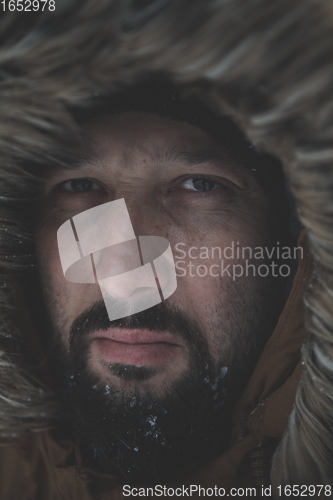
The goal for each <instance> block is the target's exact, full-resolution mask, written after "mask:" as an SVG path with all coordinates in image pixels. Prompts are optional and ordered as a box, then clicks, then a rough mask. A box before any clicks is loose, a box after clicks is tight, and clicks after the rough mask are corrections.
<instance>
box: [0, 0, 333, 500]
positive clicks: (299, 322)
mask: <svg viewBox="0 0 333 500" xmlns="http://www.w3.org/2000/svg"><path fill="white" fill-rule="evenodd" d="M120 3H121V2H120ZM157 3H158V2H157ZM86 4H87V5H88V4H89V2H86ZM111 4H112V5H111ZM155 4H156V2H149V5H150V7H149V8H148V7H140V8H134V7H133V9H134V11H136V9H138V12H139V11H140V9H141V10H142V12H144V15H145V16H147V17H145V19H146V21H145V22H147V26H146V28H145V30H143V32H144V33H145V40H148V39H149V33H150V32H149V30H150V29H152V28H151V27H152V26H153V25H154V23H157V24H158V23H159V21H161V20H162V19H163V20H164V21H165V26H168V22H167V20H168V19H169V17H168V16H170V19H180V18H181V16H180V11H181V8H182V7H181V6H180V7H179V6H178V9H180V11H177V14H176V11H175V10H174V7H172V8H171V7H170V12H169V11H168V9H166V12H164V11H163V8H162V10H161V13H159V10H158V8H157V6H156V5H155ZM115 5H116V3H112V2H110V5H109V6H108V8H109V9H111V10H112V6H113V7H114V6H115ZM154 5H155V7H154ZM178 5H180V4H178ZM153 7H154V8H156V9H157V11H156V13H155V14H154V9H153ZM206 8H207V6H206V7H203V6H202V7H201V8H200V9H201V10H200V9H199V7H198V12H196V14H195V16H196V18H197V19H199V17H200V16H199V13H201V15H204V14H205V15H208V10H206ZM286 8H287V7H286ZM66 9H67V7H64V12H65V11H66V12H67V10H66ZM147 9H148V10H147ZM149 9H150V10H149ZM151 9H153V10H151ZM111 10H110V11H108V13H109V15H111ZM134 11H133V12H134ZM80 12H81V13H82V16H83V18H82V19H85V17H84V16H85V15H86V14H85V13H84V12H85V10H84V8H83V7H82V10H80ZM103 12H104V11H103ZM133 12H132V11H131V16H132V17H131V16H130V17H129V19H130V18H131V19H132V20H135V19H136V17H135V15H134V14H133ZM168 12H169V14H168ZM193 12H194V11H193ZM104 14H105V13H104ZM118 14H119V13H118ZM118 14H117V15H118ZM119 15H120V18H121V14H119ZM193 15H194V14H193ZM281 15H282V14H281ZM50 16H51V14H49V15H47V16H46V17H45V20H43V21H41V19H42V18H41V17H38V18H36V23H37V24H36V26H33V27H32V32H34V30H35V29H37V26H38V23H40V22H42V23H46V24H45V26H48V29H49V30H50V31H49V33H48V36H49V38H47V36H45V40H49V43H50V44H51V46H52V43H54V44H55V46H56V47H58V48H57V50H58V53H57V57H60V54H62V55H63V58H64V59H63V66H62V68H63V69H62V71H63V72H61V69H60V68H58V69H56V68H57V63H53V62H52V61H51V62H50V68H49V69H45V72H44V73H43V72H42V73H43V74H42V76H39V70H38V68H39V66H38V65H37V67H36V68H31V69H30V70H29V71H30V73H29V74H31V75H32V76H31V78H34V81H35V82H36V88H37V89H38V84H39V85H40V89H41V90H40V93H39V94H38V95H37V93H34V92H33V91H32V90H31V89H30V87H29V88H26V80H25V79H23V77H22V79H20V78H19V77H17V78H19V81H18V85H17V87H16V88H17V89H19V91H20V92H19V93H18V94H17V95H16V94H15V90H13V93H14V96H16V97H15V98H16V99H17V103H16V101H15V99H14V101H13V104H12V106H13V108H12V109H15V110H16V109H17V110H18V109H20V112H18V111H17V114H15V115H13V116H14V118H13V120H12V122H11V121H10V120H9V122H8V123H9V125H11V126H12V129H13V130H14V132H12V133H11V134H10V133H9V132H6V134H3V143H4V146H3V155H4V158H5V161H6V163H5V164H4V165H6V167H4V174H3V186H4V195H5V197H4V208H3V210H4V212H3V213H4V216H3V221H4V227H3V232H4V236H5V238H4V243H3V247H2V248H3V255H4V265H3V269H4V271H3V276H4V285H3V286H4V293H5V294H6V295H5V297H6V306H7V308H4V325H5V327H4V328H6V333H5V334H4V338H3V352H4V354H3V355H2V357H3V364H2V366H3V379H2V388H3V391H2V399H3V401H4V404H5V405H7V406H6V407H5V409H4V411H3V413H2V414H3V415H4V419H3V424H2V429H3V430H2V436H3V438H4V439H5V440H7V441H6V443H5V444H10V446H5V447H3V448H1V454H2V455H1V461H2V462H1V477H2V478H3V480H2V481H1V488H2V490H0V491H1V495H2V497H1V498H27V499H28V498H43V499H45V498H46V499H47V498H50V499H51V498H59V499H60V498H72V499H73V498H74V499H75V498H80V499H81V498H82V499H91V498H102V499H109V498H119V497H120V496H121V495H122V494H123V495H125V496H130V495H132V496H137V495H138V494H140V495H148V494H149V495H150V496H156V497H157V496H160V494H159V492H160V490H159V489H158V488H159V487H162V486H163V485H165V488H167V489H168V491H169V495H170V491H173V492H174V494H176V495H178V496H179V495H180V494H182V495H187V492H188V490H187V488H191V485H192V486H193V485H194V486H193V488H192V490H191V495H192V496H194V497H195V496H197V497H199V496H200V495H201V493H200V488H204V489H205V491H206V494H207V495H210V496H212V495H213V494H214V495H216V496H223V494H224V495H227V494H232V495H233V496H235V497H237V495H239V496H244V492H245V490H244V488H246V487H249V488H256V495H257V496H259V495H265V494H266V495H267V494H268V490H269V491H270V492H271V493H272V494H274V495H276V496H281V495H282V493H283V492H282V490H281V491H280V490H279V489H278V486H279V487H280V488H282V487H283V486H282V485H283V481H287V478H288V474H289V472H286V471H285V470H284V471H283V467H282V466H281V465H279V461H278V460H279V453H280V454H281V453H282V452H283V450H284V448H283V446H286V443H288V441H287V439H288V438H289V439H290V434H287V435H286V436H287V438H285V440H284V441H282V446H280V448H278V445H279V442H280V440H281V438H282V436H283V434H284V432H285V429H286V427H287V423H288V418H289V416H290V415H292V418H291V419H290V420H289V426H292V425H293V426H294V427H293V430H295V425H294V424H295V418H296V417H297V415H298V414H297V413H296V414H295V412H294V410H293V404H294V402H295V394H296V389H297V386H298V384H299V381H300V376H301V372H302V364H301V346H302V344H303V342H304V336H305V327H304V322H303V294H304V290H305V288H306V286H307V284H308V282H309V277H310V274H311V272H312V264H311V258H310V255H309V253H308V250H307V237H306V232H305V231H304V230H303V231H301V227H302V226H301V224H300V222H299V220H298V217H297V211H296V208H295V201H294V198H293V195H292V194H291V192H290V189H289V186H288V182H286V180H285V178H284V175H283V171H282V166H281V161H280V159H278V158H277V156H275V155H271V154H268V153H266V152H264V151H263V150H261V149H258V148H256V147H255V146H254V144H253V143H252V142H250V141H249V139H248V138H247V137H246V135H244V133H243V132H242V131H241V130H240V128H239V127H238V126H237V125H236V123H235V121H234V120H233V119H232V118H231V117H230V116H229V111H230V109H231V107H230V109H229V108H227V107H226V106H225V107H224V111H223V110H222V107H219V108H218V107H217V106H216V104H215V102H216V95H215V94H214V89H213V88H211V86H210V84H209V81H208V80H205V79H203V80H200V79H195V78H194V79H193V85H192V84H189V83H187V84H185V83H184V82H183V83H180V80H181V79H180V78H178V83H175V82H176V80H177V78H174V76H173V74H172V71H170V70H169V69H168V64H167V62H165V64H164V65H163V64H161V65H160V66H158V65H157V66H155V65H154V64H153V62H151V63H150V64H148V65H147V66H146V67H145V68H144V70H142V68H141V70H140V68H139V69H135V68H136V66H135V61H132V63H131V64H132V66H130V67H131V68H132V70H131V71H133V74H132V75H131V76H132V77H131V78H129V77H127V76H126V74H127V73H126V71H129V70H128V69H126V64H125V61H127V59H126V57H129V56H126V57H125V56H124V55H122V56H121V55H120V53H121V50H120V49H119V47H123V48H124V47H125V46H126V50H128V54H130V53H131V49H130V41H129V40H130V39H131V38H130V37H129V39H128V40H127V41H126V40H123V41H120V39H119V40H118V42H119V43H120V45H119V47H118V49H117V50H120V52H119V53H118V52H117V54H118V56H116V55H115V56H114V57H115V59H114V60H115V61H117V57H119V58H120V59H119V61H123V62H122V63H120V62H119V61H118V63H117V64H119V66H117V64H116V63H114V64H115V66H114V67H113V70H112V71H114V72H115V74H116V68H117V67H118V68H122V71H123V73H121V72H120V69H119V72H120V73H121V76H120V73H119V77H116V76H114V78H113V79H111V78H110V81H104V76H101V75H100V76H98V75H99V73H98V71H101V70H102V68H103V62H102V61H103V60H104V59H103V58H102V54H103V50H102V49H100V50H101V52H99V49H97V48H96V51H97V52H96V53H97V54H99V55H100V57H101V61H100V62H99V64H100V66H98V64H97V63H96V62H95V55H94V57H93V58H92V59H91V64H93V62H94V63H95V64H96V67H95V70H94V72H93V74H94V78H96V79H97V80H98V81H99V84H98V85H96V89H95V88H93V84H92V81H93V78H92V80H91V81H90V80H89V79H88V80H89V83H87V88H84V86H85V84H84V82H83V83H82V87H80V85H81V84H80V85H78V84H77V82H78V80H79V78H78V77H82V76H83V75H85V71H86V70H87V71H88V73H89V72H90V71H92V70H91V69H89V70H88V69H87V67H86V66H81V65H79V66H78V70H77V71H78V72H77V73H76V70H75V69H73V75H72V76H71V78H72V79H71V80H70V81H69V80H68V81H67V80H66V77H65V76H64V74H65V73H66V71H67V70H68V66H66V62H65V59H66V57H67V55H66V56H65V54H64V53H63V52H61V51H63V47H64V45H63V44H64V38H62V37H63V36H64V35H63V34H62V33H60V32H59V33H58V31H57V29H58V28H57V26H58V25H57V23H56V24H55V25H54V26H55V27H54V28H52V22H53V21H52V19H53V18H52V17H50ZM55 16H60V17H61V19H65V17H63V16H64V13H62V12H60V13H59V14H55ZM150 16H153V17H152V21H151V20H150V19H151V18H150ZM198 16H199V17H198ZM7 19H8V17H7ZM68 19H69V21H68V22H69V23H70V22H71V19H72V18H71V17H69V18H68ZM95 19H96V20H98V23H100V25H101V26H102V27H103V26H104V27H106V26H107V22H106V21H105V19H103V15H102V14H101V12H99V11H98V12H97V11H96V12H95ZM72 21H73V19H72ZM82 22H83V21H82ZM133 22H134V21H133ZM135 22H137V23H139V24H138V26H139V25H140V22H141V21H139V20H137V21H135ZM202 22H203V26H204V25H205V24H204V21H202ZM48 23H49V24H48ZM98 23H97V24H98ZM103 23H104V24H103ZM83 24H84V22H83ZM208 24H209V23H208ZM71 26H72V25H69V27H68V30H69V31H68V33H70V34H71V35H73V40H76V41H77V43H78V46H79V45H80V43H81V42H79V40H80V37H79V36H78V35H77V34H75V33H74V31H73V32H72V31H71V30H72V29H74V28H73V26H72V27H71ZM82 26H83V25H82ZM85 26H86V29H87V33H88V32H89V29H90V28H89V29H88V24H87V25H85ZM154 26H155V25H154ZM205 26H206V25H205ZM207 26H208V25H207ZM155 28H156V26H155ZM3 29H4V32H5V31H6V29H7V28H6V25H4V28H3ZM20 29H23V28H22V27H21V28H20ZM52 29H55V33H56V35H55V36H56V39H53V35H52V33H53V32H52ZM126 29H127V30H128V31H129V32H131V30H132V28H131V26H130V25H128V26H127V28H126V27H124V33H126ZM165 29H167V28H165ZM169 29H170V33H175V32H174V31H173V30H174V29H175V27H173V28H172V29H171V28H170V27H169ZM94 30H96V26H95V27H94ZM193 30H194V31H195V28H193ZM23 31H24V30H23ZM65 32H66V30H65ZM94 32H95V33H97V31H94ZM57 33H58V34H57ZM87 33H85V35H84V36H85V37H87V36H88V35H87ZM131 33H132V32H131ZM135 33H136V31H135V29H133V33H132V35H131V36H133V37H134V38H135V36H136V35H135ZM156 33H157V31H156V32H155V34H156ZM18 36H21V35H20V33H19V31H18ZM124 36H125V35H124ZM164 36H166V34H164ZM57 37H58V38H57ZM77 37H78V38H77ZM101 37H102V38H103V37H106V39H109V38H108V37H110V33H109V32H108V31H107V33H106V32H105V33H104V31H102V35H101ZM120 38H121V37H120ZM134 38H133V40H134ZM85 39H86V38H85ZM161 39H162V38H161ZM163 39H164V38H163ZM13 43H14V42H13ZM25 43H27V44H28V41H27V40H26V42H25ZM121 44H123V45H121ZM127 44H129V46H127ZM102 45H103V44H102ZM102 45H101V46H102ZM171 46H172V44H171ZM27 47H29V44H28V45H27ZM47 47H48V45H47ZM47 47H46V48H42V45H40V44H37V45H36V46H34V47H32V48H31V51H32V52H31V54H32V55H33V56H34V58H37V57H38V54H39V51H41V57H42V56H43V57H44V56H45V57H46V53H45V54H44V52H43V51H44V50H46V51H47ZM144 47H146V49H147V46H146V45H145V43H143V45H142V50H144ZM60 49H61V50H60ZM27 50H28V49H27ZM29 50H30V49H29ZM147 50H148V49H147ZM74 52H75V51H74ZM74 52H73V54H72V59H71V57H69V58H68V61H69V62H68V64H70V61H72V60H74V59H75V60H76V56H74ZM88 52H89V51H88ZM94 54H95V53H94ZM43 57H42V60H44V59H43ZM87 57H88V55H87ZM140 57H141V56H140V55H139V53H138V55H137V58H138V59H137V60H138V61H139V60H140V61H141V59H140ZM97 59H98V58H96V61H97ZM45 60H46V59H45ZM87 60H90V59H89V57H88V59H86V61H87ZM175 60H176V59H175ZM57 61H58V59H57ZM66 61H67V59H66ZM127 62H128V61H127ZM13 64H14V63H13ZM15 64H16V65H17V67H19V68H21V69H20V71H23V69H22V68H23V67H24V60H23V61H21V62H20V60H18V62H15ZM15 64H14V66H15ZM85 64H87V63H85ZM128 64H129V63H128ZM193 64H194V63H193ZM243 64H245V62H244V61H243ZM64 68H67V70H66V71H65V69H64ZM84 68H86V69H84ZM96 68H97V69H96ZM98 68H99V70H98ZM17 71H18V70H17ZM64 71H65V73H64ZM68 71H69V70H68ZM111 73H112V72H111ZM18 74H19V73H18ZM13 78H16V77H15V76H13ZM58 81H60V82H62V83H63V87H60V88H59V90H55V87H56V86H55V83H52V84H51V83H50V82H58ZM38 82H39V83H38ZM75 82H76V83H75ZM194 83H195V85H194ZM20 85H21V87H20ZM61 89H66V91H64V90H61ZM224 89H225V92H226V95H227V96H228V97H226V99H225V100H226V102H227V101H228V99H230V102H232V95H233V92H236V86H234V87H233V89H234V90H233V91H232V90H231V89H228V86H227V84H226V86H225V88H224ZM62 92H63V93H62ZM66 92H69V93H71V92H73V93H72V94H70V95H71V96H72V97H71V99H69V98H67V97H66V96H65V93H66ZM80 92H82V95H81V94H80ZM249 92H250V91H249ZM253 92H254V91H253ZM258 92H259V94H260V95H261V96H262V95H263V90H260V91H258ZM25 93H26V94H25ZM236 93H237V92H236ZM245 94H246V92H245V91H244V93H243V94H242V95H244V96H245ZM259 94H258V95H254V94H253V95H250V93H249V94H248V99H249V100H250V102H252V104H253V103H256V102H257V101H256V98H258V99H259V97H258V96H259ZM26 95H27V96H30V98H29V99H30V100H29V99H28V100H27V99H26ZM245 97H246V96H245ZM245 97H244V99H245ZM262 99H263V98H262ZM22 100H23V103H22ZM245 101H246V99H245V100H244V103H245ZM43 102H47V103H48V107H47V111H48V113H49V116H48V117H46V116H45V115H44V111H43V106H42V103H43ZM260 102H261V104H262V105H264V99H263V100H262V101H260ZM19 103H21V105H20V106H19V105H18V104H19ZM23 104H24V105H25V106H27V111H26V114H24V109H25V108H24V106H23ZM29 106H30V107H29ZM244 106H245V104H244ZM258 106H259V104H258ZM259 107H260V106H259ZM230 112H231V111H230ZM234 116H235V117H236V118H237V116H236V114H235V113H234ZM268 119H269V117H266V120H268ZM290 126H291V125H290ZM294 126H296V125H295V124H294ZM268 129H269V127H268ZM268 129H267V130H268ZM9 130H10V127H9ZM24 133H26V135H24ZM267 133H268V134H269V131H268V132H267ZM254 135H255V134H254ZM257 142H258V143H259V140H258V141H257ZM272 149H273V150H274V148H272ZM285 150H286V151H287V150H288V148H287V145H286V143H285ZM289 154H290V153H289ZM281 157H283V155H281ZM282 159H283V160H285V161H287V160H288V153H285V157H283V158H282ZM6 169H7V170H8V172H9V173H10V174H9V176H8V178H6V175H5V172H6V171H7V170H6ZM13 185H15V187H16V190H17V191H16V194H15V196H14V195H13ZM125 233H126V234H125ZM124 235H125V236H124ZM106 242H108V243H106ZM161 256H162V257H161ZM163 256H164V257H163ZM160 257H161V258H162V260H159V258H160ZM163 259H164V260H163ZM17 262H19V265H17ZM14 270H15V272H13V271H14ZM13 311H18V313H17V314H16V313H14V312H13ZM5 335H6V337H5ZM318 349H319V348H318ZM318 349H317V351H316V352H317V354H316V355H317V356H318V359H319V358H320V356H324V355H323V354H322V350H318ZM320 359H321V358H320ZM322 363H323V364H324V365H325V366H326V369H327V370H329V369H330V364H329V363H330V360H329V358H327V359H326V358H324V357H322ZM316 374H317V375H315V377H316V376H317V377H319V372H318V373H317V372H316ZM319 378H320V377H319ZM312 380H316V378H315V379H312ZM321 384H322V385H321V386H320V387H321V388H322V389H323V390H322V391H319V392H323V393H324V395H325V394H327V393H328V392H327V387H326V386H325V384H324V382H323V380H322V379H321ZM300 387H302V386H300ZM299 390H301V389H299ZM297 401H298V400H297V399H296V402H297ZM18 409H19V410H20V412H21V414H20V413H19V411H18ZM295 415H296V417H295ZM297 418H299V417H297ZM32 431H33V432H32ZM288 436H289V437H288ZM295 436H296V432H295ZM8 441H10V442H9V443H8ZM302 446H303V445H302ZM276 450H277V453H276V458H275V462H274V464H275V465H274V467H272V459H273V454H274V453H275V452H276ZM281 450H282V451H281ZM294 455H295V456H299V454H298V452H297V449H296V448H295V453H294ZM306 456H307V455H306V453H305V452H304V454H303V458H304V460H303V461H301V462H300V466H299V470H300V474H301V475H302V477H304V478H305V477H306V474H307V472H308V471H309V465H308V463H310V462H307V460H306V458H305V457H306ZM280 464H281V462H280ZM318 467H319V468H318V471H319V472H318V474H319V475H321V477H322V478H324V479H323V481H324V480H325V481H326V482H325V488H326V486H327V487H329V484H328V483H329V480H330V479H329V476H328V475H327V474H326V473H325V472H324V470H325V467H326V466H325V465H323V466H321V465H319V466H318ZM310 469H311V468H310ZM275 470H277V471H278V473H279V474H280V475H279V478H280V482H279V484H276V483H274V482H273V486H274V488H275V490H274V491H272V490H271V489H270V488H271V480H270V474H271V471H275ZM281 471H282V472H281ZM294 474H295V477H296V476H297V474H296V472H295V471H294ZM315 474H316V471H314V475H315ZM325 474H326V475H325ZM287 484H290V483H287ZM304 484H305V479H304ZM311 484H312V483H311ZM195 487H197V489H195ZM149 488H150V489H149ZM156 488H157V489H156ZM232 488H233V489H232ZM237 488H238V489H237ZM265 488H267V491H266V493H265V491H264V489H265ZM148 489H149V490H148ZM211 491H212V492H213V493H211ZM251 491H252V493H253V491H255V490H251ZM283 491H284V490H283ZM327 491H328V490H327V489H325V490H323V492H317V493H318V495H319V494H321V493H322V494H325V495H326V492H327ZM281 492H282V493H281ZM286 494H288V492H287V493H286ZM163 495H164V496H167V493H166V490H163ZM326 496H327V495H326Z"/></svg>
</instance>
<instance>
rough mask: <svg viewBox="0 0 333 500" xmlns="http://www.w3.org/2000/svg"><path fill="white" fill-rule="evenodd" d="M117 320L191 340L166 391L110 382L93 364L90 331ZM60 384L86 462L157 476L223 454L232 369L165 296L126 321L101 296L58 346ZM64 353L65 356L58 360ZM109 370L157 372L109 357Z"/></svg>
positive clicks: (129, 377) (105, 469) (125, 473)
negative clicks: (183, 364)
mask: <svg viewBox="0 0 333 500" xmlns="http://www.w3.org/2000/svg"><path fill="white" fill-rule="evenodd" d="M111 326H113V327H118V328H119V327H120V328H121V327H123V328H127V329H131V328H133V329H134V328H135V329H137V328H145V329H149V330H154V331H160V332H163V331H169V332H171V333H173V334H174V335H175V336H177V337H178V338H181V339H182V340H183V341H185V342H186V345H187V347H188V349H189V353H190V356H189V358H190V362H189V366H188V368H187V369H186V370H185V371H184V373H183V374H182V376H181V377H179V378H178V379H177V380H176V381H174V382H173V383H171V384H170V386H169V387H168V388H166V389H165V388H163V390H162V391H161V392H157V391H145V392H144V393H142V391H140V390H139V388H137V389H136V388H134V389H132V390H131V391H128V392H126V391H125V390H121V389H116V388H113V387H112V386H111V385H109V384H106V383H105V382H101V379H100V377H99V376H98V375H97V374H94V373H92V372H91V370H89V342H88V340H87V338H88V334H89V333H91V332H94V331H96V330H103V329H104V330H106V329H108V328H110V327H111ZM55 349H56V352H54V353H53V356H54V358H55V359H56V367H57V368H56V370H57V380H58V390H59V394H60V397H61V399H62V401H63V407H64V408H66V415H67V418H68V419H69V421H70V422H71V424H72V426H73V428H74V429H75V435H76V441H77V443H78V445H79V449H80V453H81V458H82V462H83V464H84V466H85V467H87V468H89V469H91V470H93V471H97V472H100V473H107V474H114V475H116V476H117V477H118V478H120V479H122V480H126V481H127V482H128V483H135V482H138V481H145V482H155V483H156V481H160V480H165V479H168V478H174V477H176V476H177V475H178V474H179V473H180V471H181V472H182V473H184V464H187V468H188V469H189V470H190V468H193V466H195V465H197V464H200V465H202V464H203V463H205V462H208V461H209V460H211V459H212V458H213V457H215V456H218V455H219V454H220V453H221V451H223V449H224V448H225V447H226V445H227V441H228V437H229V433H230V428H231V416H230V413H231V412H230V401H231V400H232V398H231V397H230V394H229V389H228V387H229V380H230V373H229V371H228V368H227V367H226V366H224V364H223V362H222V360H221V361H220V362H218V363H216V361H214V360H213V359H212V357H211V356H210V355H209V351H208V344H207V342H206V340H205V338H204V336H203V335H202V333H201V332H200V329H199V328H198V326H197V325H196V324H195V322H194V321H193V320H191V319H189V318H188V317H187V316H186V315H185V314H184V313H183V312H181V311H180V310H178V309H177V308H171V307H170V306H167V305H166V303H165V302H164V303H161V304H158V305H156V306H154V307H152V308H150V309H148V310H146V311H142V312H140V313H137V314H134V315H132V316H128V317H127V318H125V319H122V320H115V321H110V320H109V319H108V315H107V310H106V308H105V305H104V302H103V301H101V302H98V303H96V304H94V305H93V306H92V307H91V308H89V310H87V311H85V312H84V313H83V314H81V315H80V316H79V317H78V318H77V319H76V320H75V321H74V323H73V325H72V328H71V333H70V348H69V352H66V350H65V349H64V347H63V345H62V344H61V343H57V345H56V346H55ZM60 360H61V362H60ZM104 368H106V369H107V370H109V373H110V374H112V375H114V376H117V377H118V378H119V379H122V380H124V381H131V382H135V383H140V382H141V381H145V380H149V379H150V378H152V377H154V375H155V369H154V368H152V367H146V366H142V367H137V366H133V365H125V364H121V363H105V365H104Z"/></svg>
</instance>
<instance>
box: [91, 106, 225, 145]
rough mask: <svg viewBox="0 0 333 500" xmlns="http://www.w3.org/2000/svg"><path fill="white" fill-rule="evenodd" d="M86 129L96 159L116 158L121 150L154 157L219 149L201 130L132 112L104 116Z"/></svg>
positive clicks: (169, 119)
mask: <svg viewBox="0 0 333 500" xmlns="http://www.w3.org/2000/svg"><path fill="white" fill-rule="evenodd" d="M83 128H84V133H85V137H86V139H87V143H88V145H89V148H90V150H91V151H92V152H93V153H95V154H97V155H98V153H102V152H104V153H107V152H112V153H113V154H114V153H116V152H117V150H119V149H124V150H125V151H127V152H129V151H130V150H131V151H133V150H136V151H143V152H146V153H147V152H150V153H154V151H157V150H160V149H162V150H163V149H168V148H169V147H170V146H171V147H172V146H175V147H180V148H182V149H183V150H185V151H186V150H197V149H200V148H202V147H205V148H214V147H216V146H217V145H216V144H215V143H214V141H213V139H212V138H211V137H210V136H209V135H208V133H207V132H205V131H203V130H201V129H200V128H198V127H196V126H194V125H191V124H189V123H186V122H181V121H176V120H173V119H172V118H168V117H164V118H162V117H160V116H158V115H156V114H140V113H135V112H133V113H122V114H115V115H109V116H103V117H100V118H98V119H95V120H93V121H91V122H88V123H87V124H85V125H84V127H83Z"/></svg>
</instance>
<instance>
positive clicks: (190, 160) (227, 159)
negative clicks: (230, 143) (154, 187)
mask: <svg viewBox="0 0 333 500" xmlns="http://www.w3.org/2000/svg"><path fill="white" fill-rule="evenodd" d="M145 150H146V153H147V154H148V155H149V157H150V159H151V160H152V161H153V162H154V163H157V164H162V163H169V162H170V163H182V164H183V165H187V166H189V167H196V166H200V167H202V165H204V164H214V165H215V166H220V167H221V168H222V167H223V168H230V169H232V170H235V169H237V170H240V171H243V172H247V173H248V172H249V171H250V173H252V172H251V170H250V169H249V167H248V166H247V165H246V164H244V162H243V161H241V160H239V159H237V158H235V157H233V156H232V155H231V154H230V153H228V152H226V151H225V149H223V148H222V147H218V146H211V147H203V148H200V149H197V150H193V151H186V150H183V149H181V148H179V147H177V146H175V147H171V148H167V149H163V148H160V147H156V148H154V149H150V148H145Z"/></svg>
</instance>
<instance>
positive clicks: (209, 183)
mask: <svg viewBox="0 0 333 500" xmlns="http://www.w3.org/2000/svg"><path fill="white" fill-rule="evenodd" d="M181 187H182V188H184V189H190V190H191V191H212V190H213V189H218V188H220V187H221V184H219V183H218V182H216V181H215V180H214V179H210V178H209V177H191V178H190V179H186V180H185V181H183V182H182V183H181Z"/></svg>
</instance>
